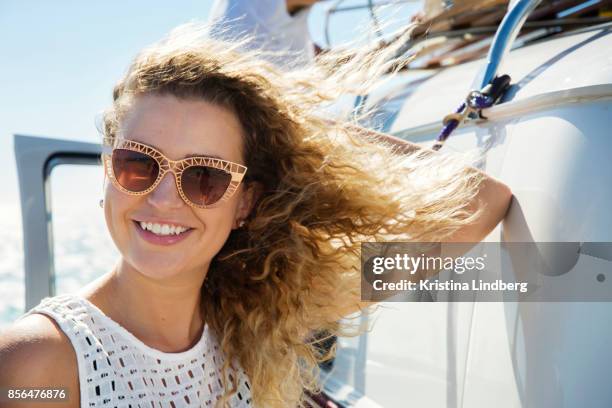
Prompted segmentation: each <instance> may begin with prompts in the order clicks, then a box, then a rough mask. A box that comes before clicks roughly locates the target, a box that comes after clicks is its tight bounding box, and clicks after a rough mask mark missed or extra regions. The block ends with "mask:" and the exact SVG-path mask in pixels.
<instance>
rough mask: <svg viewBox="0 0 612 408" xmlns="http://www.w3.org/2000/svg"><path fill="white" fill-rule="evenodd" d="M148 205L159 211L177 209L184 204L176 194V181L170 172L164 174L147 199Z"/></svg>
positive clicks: (177, 193)
mask: <svg viewBox="0 0 612 408" xmlns="http://www.w3.org/2000/svg"><path fill="white" fill-rule="evenodd" d="M147 199H148V201H149V203H150V204H151V205H153V206H155V207H158V208H160V209H162V208H177V207H181V206H182V205H184V204H185V202H184V201H183V199H182V198H181V195H180V194H179V192H178V187H177V185H176V179H175V177H174V174H173V173H172V172H170V171H168V172H166V174H164V176H163V177H162V179H161V180H160V182H159V184H158V185H157V187H155V189H153V191H151V192H150V193H149V194H148V197H147Z"/></svg>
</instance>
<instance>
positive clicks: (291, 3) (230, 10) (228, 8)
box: [208, 0, 320, 69]
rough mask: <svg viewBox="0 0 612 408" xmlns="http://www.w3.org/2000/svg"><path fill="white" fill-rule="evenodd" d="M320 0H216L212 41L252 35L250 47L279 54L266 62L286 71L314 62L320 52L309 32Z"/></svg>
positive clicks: (267, 57) (211, 29)
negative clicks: (316, 4)
mask: <svg viewBox="0 0 612 408" xmlns="http://www.w3.org/2000/svg"><path fill="white" fill-rule="evenodd" d="M317 1H318V0H259V1H252V0H215V2H214V3H213V6H212V9H211V12H210V17H209V20H208V22H209V25H210V30H209V35H210V36H211V37H212V38H216V39H220V40H226V41H233V40H236V39H240V38H241V37H243V36H251V38H252V41H251V42H249V44H248V48H250V49H260V50H265V51H266V52H278V53H279V55H267V56H265V57H266V59H267V60H269V61H271V62H273V63H275V64H276V65H278V66H282V67H284V68H286V69H291V68H295V67H296V66H299V65H302V64H304V63H307V62H309V61H311V60H312V59H313V58H314V56H315V55H316V54H317V53H318V52H319V51H320V48H319V47H318V46H317V45H316V44H315V43H314V42H313V41H312V39H311V37H310V33H309V31H308V16H309V14H310V9H311V6H312V5H313V4H314V3H316V2H317Z"/></svg>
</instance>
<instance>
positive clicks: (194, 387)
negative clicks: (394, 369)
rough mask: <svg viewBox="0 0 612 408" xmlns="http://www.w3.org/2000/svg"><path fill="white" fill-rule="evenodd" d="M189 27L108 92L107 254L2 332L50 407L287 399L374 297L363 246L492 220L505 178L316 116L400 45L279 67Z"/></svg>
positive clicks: (477, 231) (282, 402)
mask: <svg viewBox="0 0 612 408" xmlns="http://www.w3.org/2000/svg"><path fill="white" fill-rule="evenodd" d="M199 34H200V31H199V30H197V29H195V30H194V29H193V27H189V26H188V27H183V28H181V29H178V30H177V31H175V32H174V33H172V34H171V35H170V36H169V38H167V39H166V40H165V41H163V42H161V43H158V44H155V45H154V46H151V47H149V48H147V49H145V50H144V51H143V52H141V53H140V54H139V55H138V56H137V57H136V59H135V60H134V62H133V63H132V65H131V66H130V68H129V70H128V72H127V73H126V75H125V77H124V78H123V79H122V80H121V81H120V82H119V83H118V84H117V85H116V87H115V89H114V92H113V100H114V101H113V105H112V107H111V108H110V109H109V110H108V111H107V113H106V114H105V116H104V129H103V131H104V145H105V149H106V150H105V153H104V154H103V164H104V167H105V171H106V175H107V176H108V182H107V183H106V186H105V197H104V205H103V208H104V216H105V219H106V222H107V226H108V229H109V231H110V234H111V236H112V238H113V240H114V242H115V244H116V245H117V247H118V249H119V251H120V253H121V259H120V260H119V262H118V264H117V265H116V266H115V268H114V269H113V270H112V271H110V272H109V273H107V274H106V275H104V276H102V277H101V278H99V279H98V280H96V281H94V282H92V283H90V284H89V285H87V286H86V287H85V288H83V289H82V290H81V291H79V292H78V293H77V294H74V295H62V296H56V297H54V298H47V299H45V300H43V302H41V304H40V305H39V306H37V307H36V308H34V309H32V310H31V311H30V312H29V313H28V314H26V315H25V316H23V317H22V318H21V319H20V320H19V321H18V322H17V323H16V324H15V325H13V327H12V328H11V329H10V330H8V331H7V332H6V333H4V335H3V337H2V340H1V341H0V386H2V387H5V388H24V387H56V388H57V387H65V388H66V389H67V390H68V396H69V398H68V402H66V401H63V402H61V403H59V404H57V405H56V406H62V407H64V406H73V407H78V406H83V407H84V406H88V407H89V406H95V407H98V406H121V407H123V406H125V407H128V406H133V407H136V406H149V405H150V406H164V407H166V406H172V407H180V406H189V405H191V406H205V407H209V406H219V407H221V406H231V407H243V406H256V407H292V406H298V405H299V404H301V403H302V402H303V392H304V390H305V389H306V390H310V391H316V390H317V386H318V384H317V381H316V380H317V363H318V362H320V361H322V360H324V359H326V358H328V357H329V356H325V355H322V354H323V352H322V351H321V350H320V348H318V347H317V342H316V341H314V340H313V338H314V334H315V333H321V332H325V333H330V334H331V335H339V334H340V335H341V334H344V333H346V330H347V329H348V327H347V326H345V323H341V322H340V319H341V318H342V317H345V316H347V315H348V314H350V313H352V312H357V311H360V310H361V311H362V312H367V311H368V309H369V306H371V304H370V303H368V302H362V301H360V273H359V244H360V242H364V241H374V240H385V239H389V238H394V239H395V238H399V239H404V240H413V241H417V240H422V241H429V242H431V241H464V242H478V241H480V240H482V239H483V238H484V237H485V236H486V235H487V234H488V233H489V232H490V231H491V230H492V229H493V228H494V227H495V226H496V225H497V224H498V223H499V221H500V220H501V219H502V218H503V217H504V214H505V213H506V211H507V208H508V206H509V203H510V199H511V193H510V190H509V189H508V187H506V186H505V185H504V184H502V183H501V182H499V181H496V180H495V179H493V178H491V177H488V176H486V175H484V174H483V173H481V172H479V171H478V170H476V169H473V168H470V167H466V166H464V165H463V164H462V163H461V162H459V161H458V160H456V159H454V158H451V157H447V156H443V155H441V154H439V153H433V152H431V151H424V150H422V149H419V148H418V147H417V146H414V145H411V144H409V143H406V142H404V141H401V140H399V139H395V138H393V137H391V136H387V135H381V134H378V133H375V132H370V131H365V130H364V129H362V128H360V127H358V126H356V125H355V124H354V123H352V121H340V120H334V119H331V118H330V117H326V118H322V117H321V116H322V115H323V112H324V110H322V109H323V107H324V106H325V103H326V102H328V101H331V100H334V98H336V97H337V96H338V95H339V94H340V93H342V92H346V91H347V90H349V91H358V92H364V91H367V90H368V89H369V88H370V87H371V86H372V85H373V84H374V83H375V80H377V79H378V78H379V77H380V76H381V74H382V73H384V72H387V71H388V70H389V69H390V68H392V69H393V68H398V67H399V66H401V61H398V60H396V59H394V58H392V56H393V55H394V53H395V52H396V51H397V47H399V46H401V40H403V39H402V38H401V39H400V41H398V43H397V45H392V46H390V47H388V48H387V49H385V50H382V51H379V52H377V53H375V54H367V55H366V54H364V55H353V56H351V57H350V58H346V56H342V55H332V54H326V55H323V56H321V57H320V58H319V59H318V64H317V65H313V66H310V67H305V68H304V69H303V70H299V71H293V72H291V73H281V72H279V71H277V70H276V69H275V68H274V67H273V66H271V65H270V64H269V63H266V62H263V61H261V60H260V59H258V58H257V57H258V56H257V55H256V54H255V53H254V52H246V51H244V52H238V51H236V50H237V49H239V48H241V44H234V45H230V44H226V43H223V42H218V41H214V40H210V39H208V40H207V39H201V38H199ZM338 58H340V59H342V60H343V62H344V64H342V65H337V64H335V63H336V62H337V61H338ZM355 84H357V85H355ZM328 116H329V115H328ZM8 406H12V405H8ZM14 406H20V405H19V403H15V405H14ZM30 406H35V404H34V403H32V404H30ZM41 406H42V405H41ZM44 406H45V407H51V406H53V404H51V403H48V402H47V403H44Z"/></svg>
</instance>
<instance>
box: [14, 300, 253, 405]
mask: <svg viewBox="0 0 612 408" xmlns="http://www.w3.org/2000/svg"><path fill="white" fill-rule="evenodd" d="M30 313H42V314H45V315H47V316H49V317H51V318H53V319H54V320H55V321H56V322H57V324H58V325H59V327H60V328H61V329H62V331H63V332H64V333H65V334H66V336H67V337H68V338H69V339H70V341H71V342H72V346H73V347H74V350H75V352H76V356H77V361H78V372H79V383H80V393H81V405H80V406H81V408H85V407H87V408H89V407H110V408H115V407H116V408H145V407H147V408H158V407H160V408H161V407H163V408H166V407H168V408H182V407H206V408H209V407H210V408H213V407H214V406H215V404H214V402H216V401H217V400H218V399H219V398H220V397H221V395H222V394H223V392H222V386H221V378H222V375H221V366H222V365H223V355H222V353H221V351H220V350H219V347H218V343H217V341H216V338H215V336H214V335H213V333H212V332H211V331H210V330H209V327H208V325H205V326H204V330H203V332H202V336H201V338H200V340H199V341H198V343H197V344H196V345H195V346H193V347H192V348H190V349H189V350H187V351H183V352H180V353H166V352H162V351H160V350H156V349H154V348H151V347H149V346H147V345H146V344H144V343H143V342H141V341H140V340H138V339H137V338H136V337H135V336H134V335H133V334H132V333H130V332H129V331H128V330H127V329H125V328H124V327H123V326H121V325H119V324H118V323H117V322H115V321H114V320H112V319H111V318H110V317H108V316H106V315H105V314H104V313H103V312H102V311H101V310H100V309H98V308H97V307H96V306H95V305H94V304H92V303H91V302H89V301H88V300H87V299H85V298H83V297H80V296H78V295H74V294H69V295H58V296H54V297H46V298H44V299H43V300H42V301H41V302H40V303H39V304H38V305H37V306H35V307H33V308H32V309H30V310H29V311H28V312H27V313H25V314H24V315H22V316H21V317H20V318H23V317H25V316H27V315H29V314H30ZM236 373H237V374H238V377H239V378H238V392H237V393H236V394H234V395H233V396H232V400H231V402H230V406H231V407H238V408H242V407H249V408H252V402H251V394H250V388H251V386H250V384H249V381H248V377H247V375H246V373H245V372H244V370H243V369H242V368H241V367H239V366H238V368H237V370H236ZM230 376H231V374H230ZM229 384H230V385H231V382H230V383H229Z"/></svg>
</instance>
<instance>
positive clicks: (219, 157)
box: [132, 139, 227, 161]
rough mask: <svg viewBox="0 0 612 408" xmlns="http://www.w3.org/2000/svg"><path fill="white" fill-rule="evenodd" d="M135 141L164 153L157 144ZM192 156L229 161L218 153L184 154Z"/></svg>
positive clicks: (188, 156)
mask: <svg viewBox="0 0 612 408" xmlns="http://www.w3.org/2000/svg"><path fill="white" fill-rule="evenodd" d="M132 140H133V139H132ZM134 141H135V142H138V143H140V144H143V145H146V146H149V147H152V148H153V149H155V150H157V151H158V152H162V153H163V151H162V150H161V149H160V148H158V147H157V146H154V145H152V144H150V143H144V142H141V141H138V140H134ZM190 157H210V158H213V159H219V160H226V161H227V159H224V158H223V157H221V156H217V155H216V154H202V153H189V154H188V155H186V156H183V159H188V158H190Z"/></svg>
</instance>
